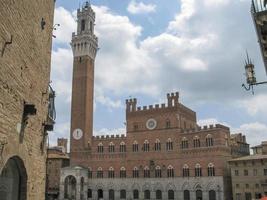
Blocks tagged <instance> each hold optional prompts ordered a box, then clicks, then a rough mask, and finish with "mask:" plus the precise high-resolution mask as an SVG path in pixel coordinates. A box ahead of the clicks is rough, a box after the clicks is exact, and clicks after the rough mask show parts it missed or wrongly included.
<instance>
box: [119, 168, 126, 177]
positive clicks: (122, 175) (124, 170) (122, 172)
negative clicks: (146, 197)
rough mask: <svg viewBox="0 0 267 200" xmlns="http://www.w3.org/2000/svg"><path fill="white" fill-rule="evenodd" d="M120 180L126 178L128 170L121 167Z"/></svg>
mask: <svg viewBox="0 0 267 200" xmlns="http://www.w3.org/2000/svg"><path fill="white" fill-rule="evenodd" d="M120 178H126V169H125V167H121V169H120Z"/></svg>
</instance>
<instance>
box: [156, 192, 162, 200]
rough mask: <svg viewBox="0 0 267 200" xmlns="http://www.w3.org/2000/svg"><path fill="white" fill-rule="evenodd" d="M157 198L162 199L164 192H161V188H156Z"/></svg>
mask: <svg viewBox="0 0 267 200" xmlns="http://www.w3.org/2000/svg"><path fill="white" fill-rule="evenodd" d="M156 199H162V192H161V190H156Z"/></svg>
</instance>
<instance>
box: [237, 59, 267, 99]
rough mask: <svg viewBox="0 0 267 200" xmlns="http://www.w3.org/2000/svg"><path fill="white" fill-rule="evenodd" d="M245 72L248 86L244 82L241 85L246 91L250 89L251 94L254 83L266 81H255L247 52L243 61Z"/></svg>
mask: <svg viewBox="0 0 267 200" xmlns="http://www.w3.org/2000/svg"><path fill="white" fill-rule="evenodd" d="M245 72H246V77H247V84H248V86H246V85H245V84H242V87H244V88H245V89H246V90H247V91H249V90H250V89H251V90H252V94H254V90H253V86H254V85H261V84H267V81H263V82H258V83H257V80H256V77H255V70H254V65H253V64H252V62H251V60H250V59H249V57H248V54H247V60H246V61H245Z"/></svg>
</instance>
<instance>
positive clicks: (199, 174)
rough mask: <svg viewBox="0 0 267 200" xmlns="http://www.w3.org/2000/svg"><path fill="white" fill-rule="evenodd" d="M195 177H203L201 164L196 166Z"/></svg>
mask: <svg viewBox="0 0 267 200" xmlns="http://www.w3.org/2000/svg"><path fill="white" fill-rule="evenodd" d="M195 176H196V177H200V176H202V169H201V166H200V164H196V166H195Z"/></svg>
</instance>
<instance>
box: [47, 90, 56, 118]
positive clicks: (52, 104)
mask: <svg viewBox="0 0 267 200" xmlns="http://www.w3.org/2000/svg"><path fill="white" fill-rule="evenodd" d="M55 97H56V93H55V91H54V90H53V89H52V87H51V86H50V85H49V99H48V117H49V118H50V119H51V120H53V121H55V120H56V109H55Z"/></svg>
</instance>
